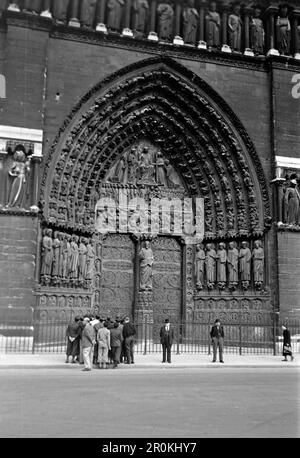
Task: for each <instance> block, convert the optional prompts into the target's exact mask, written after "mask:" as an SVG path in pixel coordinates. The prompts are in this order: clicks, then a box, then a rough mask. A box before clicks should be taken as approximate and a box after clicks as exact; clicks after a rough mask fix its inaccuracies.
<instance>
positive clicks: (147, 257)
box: [139, 240, 154, 291]
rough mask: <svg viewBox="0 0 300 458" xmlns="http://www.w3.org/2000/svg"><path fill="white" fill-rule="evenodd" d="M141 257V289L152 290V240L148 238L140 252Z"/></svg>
mask: <svg viewBox="0 0 300 458" xmlns="http://www.w3.org/2000/svg"><path fill="white" fill-rule="evenodd" d="M139 259H140V290H142V291H145V290H152V288H153V283H152V275H153V272H152V271H153V262H154V257H153V251H152V249H151V246H150V242H149V241H148V240H146V242H145V246H144V247H143V248H142V249H141V251H140V253H139Z"/></svg>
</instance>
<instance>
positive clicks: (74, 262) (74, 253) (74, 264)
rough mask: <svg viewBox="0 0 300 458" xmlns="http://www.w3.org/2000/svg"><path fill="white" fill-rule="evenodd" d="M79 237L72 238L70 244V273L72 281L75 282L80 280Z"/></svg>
mask: <svg viewBox="0 0 300 458" xmlns="http://www.w3.org/2000/svg"><path fill="white" fill-rule="evenodd" d="M78 239H79V238H78V237H77V235H73V237H72V238H71V243H70V250H71V256H70V264H69V273H70V279H71V280H73V281H75V280H76V279H77V278H78V259H79V251H78Z"/></svg>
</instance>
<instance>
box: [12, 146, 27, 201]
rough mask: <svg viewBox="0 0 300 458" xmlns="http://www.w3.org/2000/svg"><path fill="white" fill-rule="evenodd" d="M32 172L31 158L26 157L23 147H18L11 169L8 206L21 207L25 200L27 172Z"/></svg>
mask: <svg viewBox="0 0 300 458" xmlns="http://www.w3.org/2000/svg"><path fill="white" fill-rule="evenodd" d="M29 172H30V160H28V159H27V158H26V155H25V152H24V151H23V150H22V149H18V148H17V149H16V152H15V154H14V162H13V164H12V166H11V168H10V170H9V172H8V173H9V176H10V177H11V178H12V180H13V181H12V185H11V188H10V193H9V199H8V204H7V206H8V207H19V206H21V205H22V201H23V200H24V194H25V191H26V185H27V179H26V177H27V174H28V173H29Z"/></svg>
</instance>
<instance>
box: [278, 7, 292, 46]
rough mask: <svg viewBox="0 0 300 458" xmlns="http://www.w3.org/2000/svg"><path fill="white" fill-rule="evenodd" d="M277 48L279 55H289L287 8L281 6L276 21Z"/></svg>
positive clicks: (289, 40)
mask: <svg viewBox="0 0 300 458" xmlns="http://www.w3.org/2000/svg"><path fill="white" fill-rule="evenodd" d="M276 34H277V47H278V51H279V52H280V54H285V55H288V54H290V43H291V24H290V21H289V19H288V8H287V6H286V5H283V6H282V7H281V8H280V11H279V16H278V18H277V21H276Z"/></svg>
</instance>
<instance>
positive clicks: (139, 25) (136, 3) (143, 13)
mask: <svg viewBox="0 0 300 458" xmlns="http://www.w3.org/2000/svg"><path fill="white" fill-rule="evenodd" d="M132 8H133V29H134V31H135V32H138V34H141V35H144V33H145V29H146V26H147V23H148V17H149V3H148V0H133V5H132Z"/></svg>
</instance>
